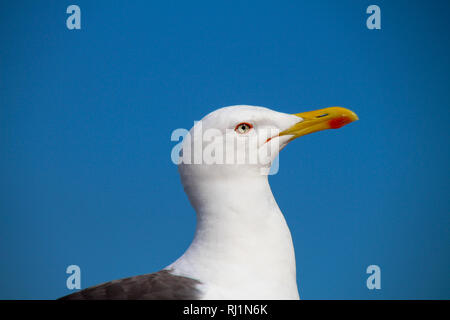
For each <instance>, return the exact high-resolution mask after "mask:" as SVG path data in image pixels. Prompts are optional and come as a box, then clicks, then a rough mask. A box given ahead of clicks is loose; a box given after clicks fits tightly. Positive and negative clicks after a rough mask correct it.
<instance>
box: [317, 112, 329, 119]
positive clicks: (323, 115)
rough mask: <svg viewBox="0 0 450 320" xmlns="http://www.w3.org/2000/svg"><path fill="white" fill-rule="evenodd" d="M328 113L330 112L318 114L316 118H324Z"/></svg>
mask: <svg viewBox="0 0 450 320" xmlns="http://www.w3.org/2000/svg"><path fill="white" fill-rule="evenodd" d="M327 115H328V113H324V114H321V115H320V116H317V117H316V118H323V117H326V116H327Z"/></svg>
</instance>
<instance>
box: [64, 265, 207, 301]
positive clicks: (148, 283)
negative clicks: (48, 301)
mask: <svg viewBox="0 0 450 320" xmlns="http://www.w3.org/2000/svg"><path fill="white" fill-rule="evenodd" d="M199 284H200V281H198V280H195V279H191V278H187V277H182V276H176V275H173V274H171V273H170V271H169V270H161V271H159V272H155V273H150V274H144V275H141V276H135V277H130V278H125V279H120V280H114V281H110V282H106V283H103V284H100V285H97V286H94V287H90V288H87V289H84V290H81V291H78V292H75V293H72V294H69V295H67V296H64V297H62V298H59V300H195V299H198V298H199V294H200V292H199V290H198V289H197V286H198V285H199Z"/></svg>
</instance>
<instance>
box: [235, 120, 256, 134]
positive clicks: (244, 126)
mask: <svg viewBox="0 0 450 320" xmlns="http://www.w3.org/2000/svg"><path fill="white" fill-rule="evenodd" d="M251 128H253V126H252V125H251V124H250V123H247V122H242V123H239V124H238V125H237V126H236V128H235V129H234V131H236V132H237V133H240V134H244V133H247V132H249V131H250V129H251Z"/></svg>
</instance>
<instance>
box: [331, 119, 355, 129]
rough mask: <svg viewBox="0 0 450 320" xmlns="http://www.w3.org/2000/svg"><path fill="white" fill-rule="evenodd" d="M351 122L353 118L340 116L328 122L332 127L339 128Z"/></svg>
mask: <svg viewBox="0 0 450 320" xmlns="http://www.w3.org/2000/svg"><path fill="white" fill-rule="evenodd" d="M350 122H352V120H351V119H350V118H349V117H338V118H335V119H331V120H330V121H328V124H329V125H330V129H339V128H341V127H343V126H345V125H346V124H349V123H350Z"/></svg>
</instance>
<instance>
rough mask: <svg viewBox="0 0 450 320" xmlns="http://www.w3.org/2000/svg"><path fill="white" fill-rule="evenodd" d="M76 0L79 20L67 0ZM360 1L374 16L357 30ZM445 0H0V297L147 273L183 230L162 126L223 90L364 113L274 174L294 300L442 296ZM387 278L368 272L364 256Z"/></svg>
mask: <svg viewBox="0 0 450 320" xmlns="http://www.w3.org/2000/svg"><path fill="white" fill-rule="evenodd" d="M70 4H77V5H79V6H80V8H81V15H82V18H81V19H82V20H81V30H68V29H67V28H66V24H65V21H66V18H67V16H68V15H67V14H66V8H67V6H69V5H70ZM370 4H377V5H378V6H379V7H380V8H381V19H382V20H381V21H382V22H381V26H382V29H381V30H368V29H367V28H366V25H365V21H366V19H367V17H368V15H367V14H366V13H365V11H366V8H367V7H368V6H369V5H370ZM449 10H450V5H449V3H448V2H445V1H377V2H367V1H339V2H338V1H304V2H299V1H295V2H294V1H289V2H288V1H286V2H280V1H277V2H275V1H274V2H268V1H254V2H245V3H244V2H242V1H226V2H225V1H223V2H218V1H213V2H211V1H204V2H186V1H174V2H170V3H166V2H164V1H158V2H156V1H153V2H149V1H133V2H125V1H95V2H94V1H76V2H64V1H39V2H37V1H3V2H2V3H1V4H0V37H1V43H2V44H1V46H0V154H1V157H0V177H1V179H0V237H1V240H0V256H1V266H0V298H3V299H54V298H57V297H59V296H62V295H65V294H68V293H70V291H69V290H68V289H67V288H66V278H67V276H68V275H67V274H66V273H65V270H66V267H67V266H68V265H71V264H76V265H79V266H80V268H81V270H82V280H81V282H82V287H83V288H85V287H88V286H91V285H94V284H98V283H100V282H104V281H109V280H112V279H117V278H122V277H126V276H130V275H136V274H143V273H149V272H154V271H158V270H159V269H161V268H163V267H164V266H166V265H168V264H169V263H171V262H172V261H174V260H175V259H176V258H177V257H178V256H180V255H181V254H182V253H183V252H184V250H185V249H186V248H187V246H188V245H189V243H190V241H191V239H192V236H193V232H194V229H195V212H194V211H193V209H192V208H191V207H190V205H189V202H188V200H187V197H186V196H185V194H184V192H183V190H182V187H181V185H180V182H179V178H178V172H177V169H176V167H175V165H174V164H172V162H171V160H170V152H171V149H172V147H173V146H174V145H175V143H174V142H172V141H170V136H171V133H172V131H173V130H174V129H176V128H190V127H191V126H192V124H193V121H194V120H199V119H201V118H202V117H203V116H204V115H205V114H207V113H209V112H210V111H212V110H214V109H216V108H218V107H223V106H227V105H234V104H251V105H261V106H265V107H269V108H272V109H275V110H277V111H282V112H286V113H297V112H302V111H308V110H313V109H318V108H322V107H328V106H334V105H340V106H344V107H348V108H350V109H352V110H354V111H355V112H356V113H357V114H358V115H359V117H360V121H358V122H357V123H353V124H351V125H349V126H347V127H345V128H343V129H341V130H337V131H326V132H321V133H317V134H314V135H309V136H305V137H302V138H300V139H297V140H296V141H295V142H293V143H292V144H290V145H289V146H288V147H287V148H285V149H284V150H283V152H282V154H281V156H280V171H279V173H278V174H276V175H274V176H271V177H270V182H271V186H272V189H273V192H274V194H275V197H276V199H277V202H278V204H279V206H280V208H281V209H282V211H283V212H284V214H285V217H286V220H287V222H288V224H289V226H290V228H291V232H292V237H293V241H294V245H295V248H296V257H297V269H298V275H297V276H298V283H299V290H300V295H301V297H302V298H304V299H418V298H420V299H442V298H445V299H449V298H450V278H449V276H448V271H449V269H450V253H449V245H450V231H449V230H450V228H449V227H450V218H449V212H450V201H449V196H448V195H449V191H450V184H449V169H448V163H449V160H450V159H449V147H448V141H449V138H450V136H449V129H448V128H449V127H448V123H449V121H450V111H449V107H450V93H449V87H448V86H449V80H450V79H449V77H450V63H449V58H448V57H449V56H450V50H449V42H448V36H449V35H448V30H450V28H449V27H450V20H449V19H448V12H449ZM371 264H376V265H379V266H380V268H381V286H382V288H381V290H368V289H367V288H366V278H367V276H368V275H367V274H366V273H365V271H366V268H367V266H369V265H371Z"/></svg>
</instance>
